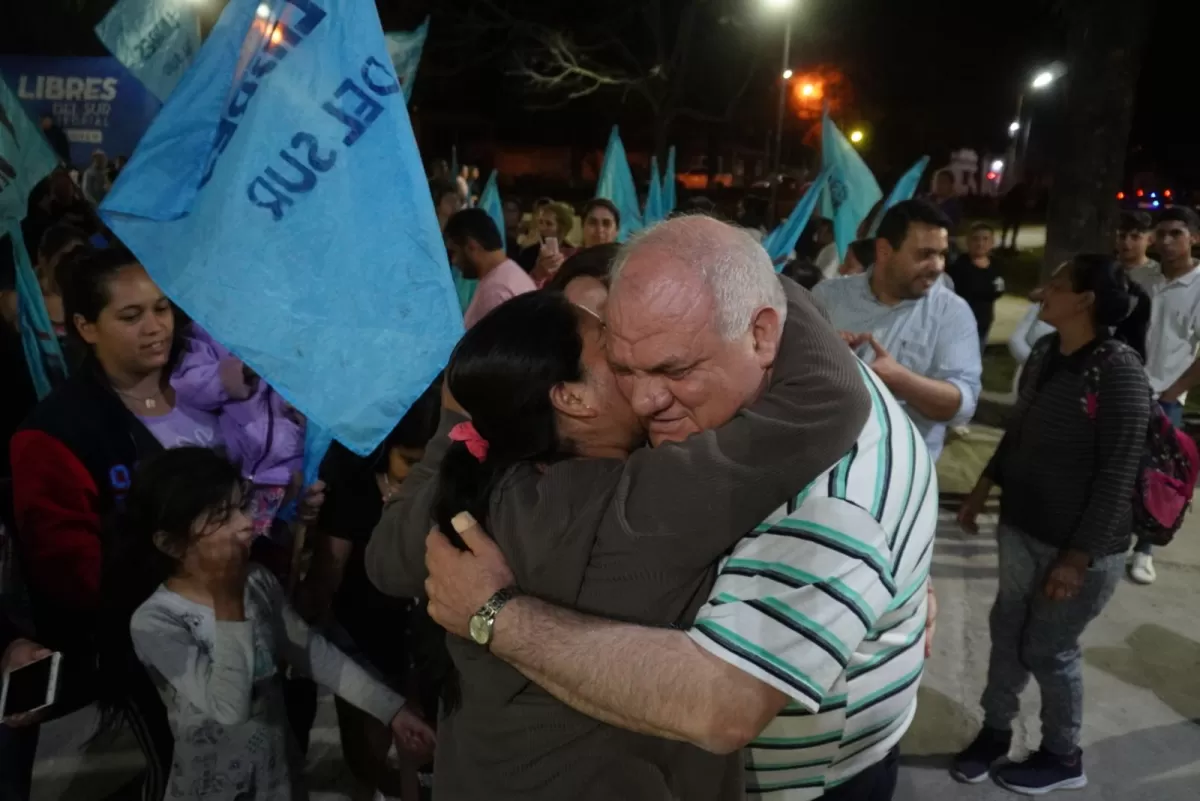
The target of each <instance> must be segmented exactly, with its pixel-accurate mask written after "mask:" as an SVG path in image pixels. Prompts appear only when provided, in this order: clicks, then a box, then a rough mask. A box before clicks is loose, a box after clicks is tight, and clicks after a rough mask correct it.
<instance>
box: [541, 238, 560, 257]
mask: <svg viewBox="0 0 1200 801" xmlns="http://www.w3.org/2000/svg"><path fill="white" fill-rule="evenodd" d="M542 248H543V249H544V250H545V251H546V253H548V254H550V255H551V256H556V255H558V237H556V236H548V237H546V241H545V243H544V244H543V245H542Z"/></svg>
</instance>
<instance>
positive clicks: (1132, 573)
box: [1129, 553, 1158, 584]
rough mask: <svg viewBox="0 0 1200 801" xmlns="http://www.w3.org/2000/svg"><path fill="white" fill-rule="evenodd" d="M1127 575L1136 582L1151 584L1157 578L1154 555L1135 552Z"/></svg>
mask: <svg viewBox="0 0 1200 801" xmlns="http://www.w3.org/2000/svg"><path fill="white" fill-rule="evenodd" d="M1129 577H1130V578H1131V579H1133V580H1134V582H1135V583H1137V584H1153V583H1154V580H1155V579H1156V578H1158V573H1157V572H1155V570H1154V557H1153V556H1151V555H1150V554H1148V553H1135V554H1134V555H1133V562H1132V563H1131V564H1130V565H1129Z"/></svg>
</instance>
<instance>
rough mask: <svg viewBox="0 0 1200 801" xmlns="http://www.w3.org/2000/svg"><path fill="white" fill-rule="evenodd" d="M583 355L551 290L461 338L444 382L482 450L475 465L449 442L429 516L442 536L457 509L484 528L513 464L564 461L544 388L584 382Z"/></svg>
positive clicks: (575, 329) (502, 310)
mask: <svg viewBox="0 0 1200 801" xmlns="http://www.w3.org/2000/svg"><path fill="white" fill-rule="evenodd" d="M582 353H583V339H582V338H581V337H580V334H579V317H578V312H577V311H576V310H575V308H574V307H573V306H572V305H571V304H570V303H569V302H568V301H567V299H566V298H564V297H563V296H562V295H561V294H559V293H557V292H548V291H543V292H530V293H527V294H524V295H518V296H517V297H515V298H512V299H511V300H509V301H507V302H505V303H502V304H501V305H499V306H497V307H496V308H495V309H493V310H492V311H491V312H489V313H488V314H487V316H485V317H484V318H483V319H482V320H480V321H479V322H478V323H476V324H475V325H474V326H473V327H471V329H470V330H468V331H467V333H466V334H464V335H463V338H462V340H461V341H459V343H458V347H456V348H455V349H454V354H453V355H452V356H451V357H450V364H449V366H447V368H446V382H447V384H448V385H449V388H450V394H451V395H453V396H454V399H455V400H456V401H458V403H459V405H460V406H462V407H463V409H465V410H466V412H467V414H469V415H470V416H471V422H472V423H473V424H474V426H475V429H476V431H478V432H479V435H480V436H481V437H483V438H484V439H485V440H487V443H488V451H487V457H486V458H485V459H484V460H483V461H480V460H478V459H476V458H475V457H474V456H472V455H471V453H470V452H469V451H468V450H467V447H466V445H465V444H463V443H461V442H455V443H453V444H452V445H451V446H450V449H449V450H448V451H447V453H446V456H445V458H444V459H443V460H442V465H441V471H440V476H439V481H438V490H437V496H436V497H435V499H434V515H435V519H436V521H437V524H438V526H439V527H440V528H441V530H442V531H443V532H445V533H446V536H448V537H450V538H451V539H452V540H456V539H457V535H456V534H455V533H454V528H453V527H452V526H451V525H450V519H451V518H452V517H454V516H455V515H456V514H458V513H459V512H470V513H471V514H472V515H474V517H475V519H476V520H478V521H479V522H480V523H481V524H483V525H484V528H486V527H487V525H486V524H487V519H488V502H489V500H490V498H491V495H492V490H493V489H495V488H496V485H497V483H498V482H499V481H500V479H501V478H502V477H503V476H504V474H505V473H506V472H507V471H508V469H509V468H510V467H512V466H513V465H515V464H518V463H520V462H538V463H546V462H554V461H558V460H560V459H563V458H565V457H567V456H570V448H569V446H568V445H567V443H564V442H563V441H562V440H561V439H560V438H559V436H558V427H557V425H556V422H555V413H554V406H553V405H552V404H551V403H550V390H551V389H553V388H554V387H555V386H556V385H558V384H562V383H564V382H570V381H579V380H580V379H581V378H582V377H583V368H582V366H581V365H580V356H581V355H582ZM456 544H457V545H458V546H459V547H463V544H462V542H461V541H458V542H457V543H456Z"/></svg>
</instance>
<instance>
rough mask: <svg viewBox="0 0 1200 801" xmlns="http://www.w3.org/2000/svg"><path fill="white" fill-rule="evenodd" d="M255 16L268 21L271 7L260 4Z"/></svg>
mask: <svg viewBox="0 0 1200 801" xmlns="http://www.w3.org/2000/svg"><path fill="white" fill-rule="evenodd" d="M254 14H255V16H257V17H258V18H259V19H266V18H267V17H269V16H271V7H270V6H269V5H267V4H266V3H259V4H258V8H256V9H255V10H254Z"/></svg>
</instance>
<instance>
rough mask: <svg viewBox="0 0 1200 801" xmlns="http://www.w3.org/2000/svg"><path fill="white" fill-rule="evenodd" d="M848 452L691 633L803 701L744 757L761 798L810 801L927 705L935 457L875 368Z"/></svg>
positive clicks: (753, 544) (741, 564)
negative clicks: (920, 697) (921, 700)
mask: <svg viewBox="0 0 1200 801" xmlns="http://www.w3.org/2000/svg"><path fill="white" fill-rule="evenodd" d="M863 373H864V376H865V378H866V381H867V385H868V387H869V388H870V389H871V394H872V402H873V411H872V414H871V416H870V418H869V420H868V422H867V424H866V426H865V427H864V428H863V431H862V434H861V435H860V436H859V439H858V441H857V443H855V445H854V446H853V447H852V448H851V450H850V452H849V453H847V454H846V456H845V457H844V458H843V459H842V460H841V461H840V462H839V463H838V464H836V465H835V466H834V467H833V468H831V469H830V470H829V471H828V472H827V473H825V474H824V475H823V476H821V477H820V478H818V479H817V480H816V481H814V482H813V483H812V484H811V485H809V486H808V487H807V488H806V489H805V490H804V491H802V492H801V493H800V494H799V495H798V496H797V497H796V499H795V501H794V502H793V503H790V504H788V506H787V507H786V508H783V509H780V510H778V511H777V512H776V513H775V514H773V515H772V516H771V517H769V518H768V519H767V520H766V521H764V522H763V523H762V524H761V525H760V526H758V528H757V529H756V530H755V531H754V532H753V533H751V534H750V535H748V536H746V537H745V538H744V539H742V540H741V541H740V542H739V543H738V544H737V545H736V546H735V547H734V550H733V552H732V553H731V554H730V556H729V558H728V559H727V560H726V561H725V562H724V564H723V565H722V566H721V572H720V575H719V576H718V578H717V583H716V585H715V586H714V588H713V592H712V596H711V597H710V598H709V601H708V603H707V604H706V605H705V606H704V608H703V609H701V611H700V614H699V615H698V616H697V618H696V622H695V625H694V627H693V628H692V629H691V630H690V631H689V635H690V636H691V637H692V639H694V640H695V641H696V642H697V643H699V644H700V645H701V646H702V647H704V648H705V649H707V650H708V651H710V652H712V653H714V654H716V655H717V656H719V657H721V658H722V659H724V660H726V661H728V662H730V663H731V664H734V665H736V666H737V667H739V668H740V669H742V670H744V671H746V672H747V673H750V674H751V675H753V676H755V677H757V678H758V679H760V680H761V681H763V682H766V683H767V684H770V685H771V686H772V687H775V688H776V689H778V690H779V691H780V692H782V693H784V694H786V695H787V696H789V698H790V699H791V700H790V702H789V704H788V705H787V707H786V708H785V709H784V710H783V712H781V713H780V715H779V716H778V717H776V718H775V720H773V721H772V722H771V723H770V725H768V726H767V728H766V729H765V730H764V731H763V732H762V734H761V735H760V736H759V737H758V738H757V739H756V740H755V741H754V742H752V743H751V744H750V745H749V746H748V747H747V748H746V751H745V754H746V765H747V774H746V784H747V794H748V796H749V797H751V798H759V797H763V798H769V799H773V800H774V799H778V800H779V801H809V799H816V798H820V797H821V795H822V794H823V793H824V792H825V790H826V789H828V788H831V787H835V786H837V785H838V784H840V783H842V782H844V781H846V780H848V779H850V778H852V777H853V776H855V775H857V774H858V773H860V772H861V771H862V770H864V769H865V768H868V767H870V766H871V765H873V764H875V763H876V762H878V761H880V760H881V759H883V757H884V756H886V755H887V753H888V751H890V750H891V748H892V747H893V746H894V745H896V743H898V742H899V741H900V738H901V737H902V736H903V734H904V732H905V731H906V730H907V729H908V726H909V723H910V722H911V721H912V718H913V713H914V712H915V710H916V704H917V685H918V684H919V683H920V679H921V671H922V669H923V667H924V656H925V648H924V643H925V613H926V585H927V582H928V577H929V564H930V560H931V558H932V551H933V535H934V530H935V528H936V526H937V495H938V489H937V475H936V473H935V471H934V464H933V460H932V459H931V458H930V456H929V451H928V449H927V448H926V446H925V443H924V442H923V441H922V439H921V436H920V434H919V433H918V432H917V430H916V428H915V427H914V426H913V424H912V422H911V421H910V419H909V417H908V415H907V414H906V413H905V411H904V409H903V408H902V407H901V406H900V405H899V404H898V403H897V402H896V400H895V398H893V397H892V395H891V393H890V392H889V391H888V390H887V388H886V387H884V386H883V384H882V383H881V382H880V381H879V379H878V378H876V377H875V375H874V374H873V373H872V372H871V371H870V370H869V369H867V368H865V367H864V368H863Z"/></svg>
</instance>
